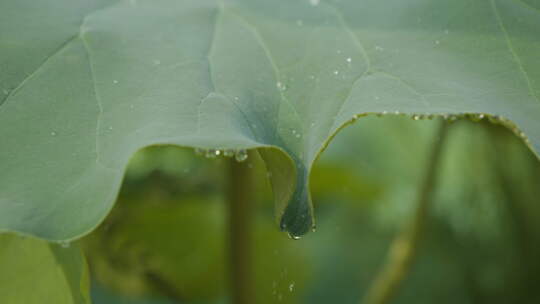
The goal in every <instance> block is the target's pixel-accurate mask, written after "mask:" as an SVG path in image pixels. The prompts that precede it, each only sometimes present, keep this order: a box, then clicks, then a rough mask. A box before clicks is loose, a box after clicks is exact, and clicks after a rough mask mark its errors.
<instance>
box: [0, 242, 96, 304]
mask: <svg viewBox="0 0 540 304" xmlns="http://www.w3.org/2000/svg"><path fill="white" fill-rule="evenodd" d="M89 288H90V284H89V279H88V269H87V266H86V262H85V260H84V257H83V255H82V252H81V250H80V248H79V246H78V245H77V244H72V245H69V246H68V244H67V243H66V244H65V245H59V244H54V243H48V242H46V241H43V240H38V239H33V238H26V237H25V238H23V237H19V236H16V235H13V234H0V303H10V304H41V303H55V304H89V303H90V296H89Z"/></svg>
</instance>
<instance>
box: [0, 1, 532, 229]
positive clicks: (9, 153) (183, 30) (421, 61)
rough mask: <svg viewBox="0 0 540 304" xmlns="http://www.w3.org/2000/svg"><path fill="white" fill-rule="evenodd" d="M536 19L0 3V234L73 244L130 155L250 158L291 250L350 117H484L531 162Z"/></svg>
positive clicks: (254, 5)
mask: <svg viewBox="0 0 540 304" xmlns="http://www.w3.org/2000/svg"><path fill="white" fill-rule="evenodd" d="M539 7H540V4H539V3H538V1H534V0H528V1H510V0H491V1H475V2H473V3H471V2H469V1H465V0H460V1H437V2H426V1H422V0H415V1H412V2H411V1H406V2H404V1H399V0H394V1H390V2H389V1H370V0H365V1H356V0H348V1H320V3H319V1H312V2H310V1H307V0H306V1H290V0H281V1H266V0H257V1H253V0H228V1H217V2H216V1H212V0H205V1H201V0H190V1H172V0H171V1H169V0H161V1H153V0H152V1H144V0H136V1H135V0H134V1H119V2H118V1H112V0H111V1H106V0H103V1H91V2H88V1H83V0H77V1H71V0H70V1H66V0H51V1H47V2H43V3H36V2H35V1H31V0H21V1H2V2H1V3H0V11H1V12H3V17H2V18H1V21H0V37H1V38H0V68H1V70H2V74H1V77H0V88H1V93H2V94H3V95H2V97H0V141H1V142H2V147H1V149H0V166H1V167H0V180H1V181H2V188H0V211H1V212H0V229H1V230H4V231H17V232H23V233H27V234H32V235H35V236H38V237H41V238H45V239H50V240H67V239H73V238H76V237H79V236H81V235H83V234H85V233H88V232H89V231H91V230H92V229H93V228H94V227H96V226H97V224H98V223H99V222H101V221H102V220H103V218H104V217H105V216H106V214H107V213H108V212H109V210H110V209H111V207H112V204H113V202H114V199H115V197H116V195H117V192H118V189H119V187H120V182H121V178H122V176H123V174H124V171H125V168H126V165H127V162H128V160H129V159H130V157H131V156H132V155H133V154H134V152H135V151H137V150H139V149H141V148H142V147H145V146H148V145H154V144H173V145H180V146H189V147H199V148H204V149H236V150H237V149H246V148H259V150H260V153H261V155H262V157H263V159H264V160H265V162H266V165H267V168H268V170H269V171H270V172H271V173H272V175H271V178H270V179H271V181H272V185H273V191H274V193H275V198H276V206H277V208H276V212H277V215H278V218H279V219H280V223H281V228H282V229H284V230H287V231H289V232H290V233H291V234H293V235H301V234H304V233H305V232H306V231H308V230H309V229H310V228H311V226H312V223H313V221H312V215H311V213H312V212H311V210H312V206H311V202H310V194H309V189H308V188H309V187H308V179H309V178H308V177H309V174H310V171H311V167H312V165H313V162H314V160H315V159H316V158H317V156H318V154H319V153H320V151H321V150H322V149H323V148H324V147H325V145H326V144H327V143H328V141H329V139H330V138H331V137H332V136H333V135H334V134H335V133H336V132H337V131H338V130H339V129H340V128H342V127H343V126H344V125H345V124H346V123H348V122H351V121H352V120H354V119H355V118H356V117H358V115H363V114H367V113H396V112H397V113H402V114H407V115H414V118H415V119H419V118H424V117H425V116H421V115H459V116H460V117H461V116H463V114H464V113H476V114H477V115H476V116H475V115H473V116H470V117H471V118H475V119H482V118H483V117H487V116H488V115H489V116H490V118H491V119H492V120H493V121H496V122H500V123H502V124H504V125H506V126H508V127H510V128H512V129H514V131H515V132H516V133H517V134H519V135H520V136H522V137H523V138H524V139H525V140H526V141H527V142H528V143H529V144H530V146H531V147H532V148H533V149H534V150H535V151H536V152H538V151H540V120H539V119H538V117H539V115H540V101H539V97H538V96H539V95H540V73H539V71H540V60H539V56H540V55H539V54H540V43H539V39H538V37H539V36H540V17H539V13H538V8H539ZM482 113H483V114H482ZM449 118H450V119H454V118H453V117H449Z"/></svg>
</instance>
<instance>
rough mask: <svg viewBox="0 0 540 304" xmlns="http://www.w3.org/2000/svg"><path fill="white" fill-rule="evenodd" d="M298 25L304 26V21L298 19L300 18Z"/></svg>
mask: <svg viewBox="0 0 540 304" xmlns="http://www.w3.org/2000/svg"><path fill="white" fill-rule="evenodd" d="M296 25H298V26H302V25H304V21H302V20H300V19H298V20H296Z"/></svg>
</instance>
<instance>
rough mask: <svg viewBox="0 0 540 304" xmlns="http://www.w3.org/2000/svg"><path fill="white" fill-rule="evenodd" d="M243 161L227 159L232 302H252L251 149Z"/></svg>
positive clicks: (236, 303) (247, 303)
mask: <svg viewBox="0 0 540 304" xmlns="http://www.w3.org/2000/svg"><path fill="white" fill-rule="evenodd" d="M249 156H250V157H248V159H247V160H246V161H244V162H237V161H236V160H234V159H231V160H230V161H229V174H228V177H229V178H228V180H229V191H228V209H229V218H228V226H229V258H230V267H231V269H230V273H231V276H230V280H231V282H230V285H231V298H232V303H234V304H249V303H253V289H252V282H253V276H252V273H251V248H252V246H251V230H252V225H251V220H252V210H253V199H252V198H253V194H252V189H253V187H252V184H253V173H252V172H253V170H252V169H251V168H252V164H251V162H252V160H253V152H250V154H249Z"/></svg>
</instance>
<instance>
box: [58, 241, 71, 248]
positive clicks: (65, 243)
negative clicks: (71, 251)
mask: <svg viewBox="0 0 540 304" xmlns="http://www.w3.org/2000/svg"><path fill="white" fill-rule="evenodd" d="M58 244H60V247H62V248H69V247H70V246H71V244H70V243H69V242H64V241H62V242H59V243H58Z"/></svg>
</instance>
